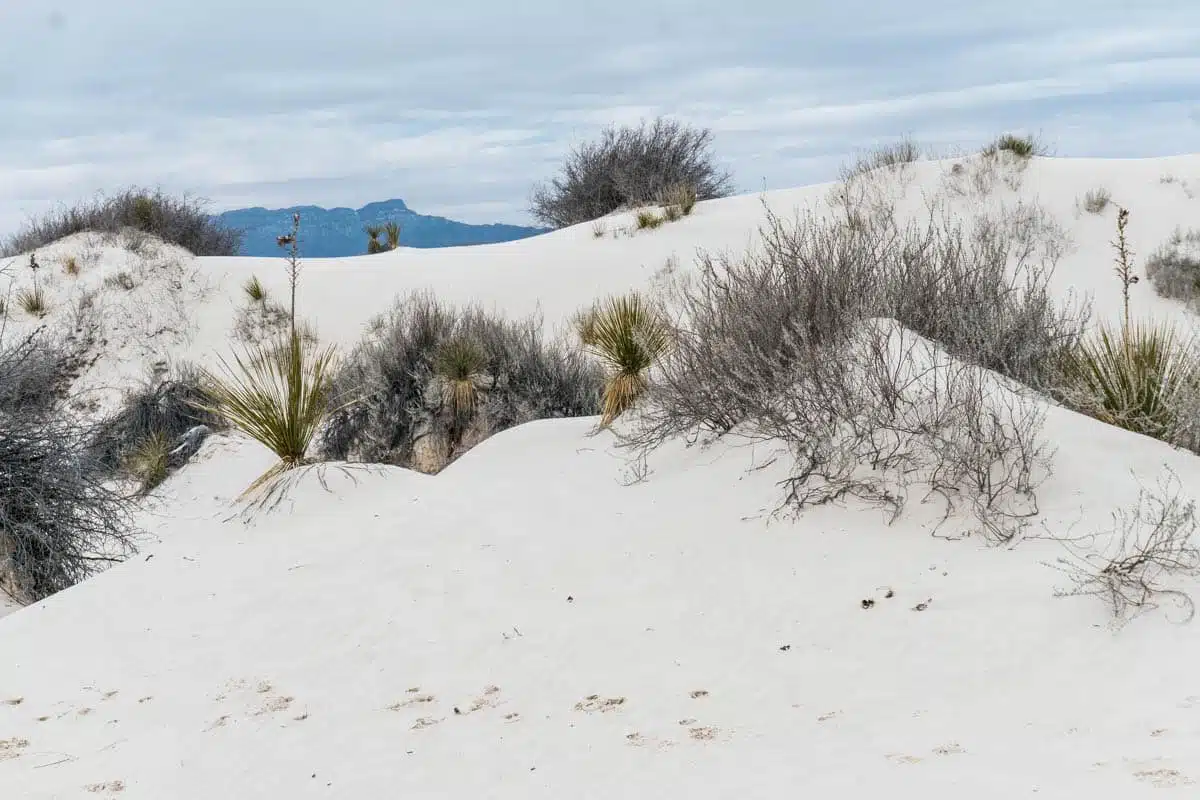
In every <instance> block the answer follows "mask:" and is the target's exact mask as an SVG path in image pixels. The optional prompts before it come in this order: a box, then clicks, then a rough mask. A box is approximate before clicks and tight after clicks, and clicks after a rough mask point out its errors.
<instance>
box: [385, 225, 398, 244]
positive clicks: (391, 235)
mask: <svg viewBox="0 0 1200 800" xmlns="http://www.w3.org/2000/svg"><path fill="white" fill-rule="evenodd" d="M383 235H384V236H385V237H386V238H387V249H388V250H395V249H396V248H397V247H399V246H400V223H398V222H389V223H387V224H386V225H384V226H383Z"/></svg>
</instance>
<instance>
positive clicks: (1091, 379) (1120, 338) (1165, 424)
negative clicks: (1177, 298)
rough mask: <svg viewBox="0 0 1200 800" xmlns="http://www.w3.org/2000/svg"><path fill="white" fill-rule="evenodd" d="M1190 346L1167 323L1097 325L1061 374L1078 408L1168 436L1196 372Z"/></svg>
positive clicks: (1112, 421) (1115, 422) (1149, 433)
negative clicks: (1178, 402)
mask: <svg viewBox="0 0 1200 800" xmlns="http://www.w3.org/2000/svg"><path fill="white" fill-rule="evenodd" d="M1192 352H1193V350H1192V348H1191V347H1189V346H1188V345H1187V343H1186V342H1184V341H1182V340H1181V339H1180V338H1179V336H1178V334H1177V333H1176V332H1175V329H1174V328H1172V327H1170V326H1167V325H1153V324H1148V323H1131V324H1129V325H1127V326H1123V327H1122V328H1120V329H1119V330H1113V329H1112V328H1111V327H1110V326H1108V325H1101V326H1099V328H1098V329H1097V331H1096V333H1095V335H1094V337H1093V338H1092V339H1091V340H1085V341H1083V342H1081V343H1080V344H1079V346H1078V347H1077V348H1076V349H1075V350H1074V351H1072V352H1071V353H1070V355H1069V356H1068V358H1067V360H1066V364H1065V377H1066V378H1067V383H1068V386H1071V387H1072V388H1073V389H1074V390H1075V393H1076V395H1077V396H1078V397H1080V398H1081V401H1080V402H1078V404H1079V405H1081V406H1082V408H1080V410H1082V411H1085V412H1086V413H1088V414H1090V415H1091V416H1094V417H1096V418H1097V419H1099V420H1101V421H1103V422H1107V423H1108V424H1110V425H1116V426H1118V427H1121V428H1125V429H1126V430H1130V431H1135V432H1137V433H1143V434H1146V435H1147V436H1153V437H1155V438H1156V439H1163V440H1169V439H1170V435H1171V432H1172V430H1173V429H1174V425H1175V423H1176V419H1175V409H1176V408H1178V404H1177V402H1176V401H1177V399H1178V398H1179V396H1180V393H1181V392H1183V391H1188V390H1191V389H1193V388H1194V387H1196V385H1197V378H1200V372H1198V370H1197V366H1196V362H1195V361H1194V360H1193V358H1192Z"/></svg>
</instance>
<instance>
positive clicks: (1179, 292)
mask: <svg viewBox="0 0 1200 800" xmlns="http://www.w3.org/2000/svg"><path fill="white" fill-rule="evenodd" d="M1146 277H1147V278H1149V280H1150V283H1151V284H1152V285H1153V286H1154V291H1155V292H1157V293H1158V294H1159V295H1160V296H1162V297H1169V298H1171V299H1174V300H1181V301H1183V302H1185V303H1187V304H1188V305H1189V306H1192V307H1193V308H1195V307H1196V306H1197V304H1198V301H1200V230H1189V231H1187V232H1186V233H1185V232H1184V231H1182V230H1176V231H1175V233H1174V234H1172V236H1171V238H1170V239H1169V240H1168V241H1167V242H1166V243H1165V244H1163V245H1162V246H1161V247H1159V248H1158V249H1157V250H1156V251H1154V252H1153V253H1152V254H1151V255H1150V257H1149V258H1147V259H1146Z"/></svg>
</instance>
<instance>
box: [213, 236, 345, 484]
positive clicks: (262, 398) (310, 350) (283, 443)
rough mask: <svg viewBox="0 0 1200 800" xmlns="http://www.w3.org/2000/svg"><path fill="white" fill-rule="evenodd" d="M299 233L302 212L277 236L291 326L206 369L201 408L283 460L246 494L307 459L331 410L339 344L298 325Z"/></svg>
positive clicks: (258, 480)
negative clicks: (283, 251)
mask: <svg viewBox="0 0 1200 800" xmlns="http://www.w3.org/2000/svg"><path fill="white" fill-rule="evenodd" d="M299 236H300V215H299V214H295V215H294V216H293V218H292V230H291V233H289V234H285V235H283V236H280V237H279V238H278V243H279V246H280V247H288V248H289V250H288V267H287V270H288V279H289V281H290V283H291V309H290V321H291V325H290V329H289V330H288V331H287V333H286V334H285V335H283V336H282V337H280V338H279V339H277V340H276V341H274V342H270V343H266V344H256V345H252V346H250V347H249V348H248V349H247V351H246V353H245V354H244V355H237V354H235V355H234V363H233V364H232V365H231V364H230V363H229V362H227V361H226V360H225V359H220V365H221V368H222V371H223V372H224V375H223V376H219V375H215V374H213V373H212V372H208V371H205V372H204V377H205V383H206V384H207V385H206V390H207V392H208V395H209V397H211V398H212V402H211V403H203V404H197V408H200V409H202V410H205V411H210V412H215V413H219V414H221V415H222V416H223V417H225V419H226V420H228V421H229V422H230V424H232V425H233V426H234V427H236V428H238V429H239V430H241V431H242V432H244V433H246V434H247V435H248V436H250V437H251V438H253V439H255V440H256V441H258V442H260V443H262V444H263V445H265V446H266V447H268V448H270V449H271V450H272V451H273V452H274V453H275V455H277V456H278V457H279V463H278V464H276V465H275V466H274V467H272V468H271V469H269V470H267V472H265V473H263V474H262V475H261V476H259V478H258V479H257V480H255V481H254V482H253V483H252V484H251V485H250V486H249V487H248V488H247V489H246V491H245V492H243V493H242V496H243V497H244V496H245V495H247V494H249V493H250V492H252V491H253V490H255V489H256V488H258V487H259V486H261V485H263V484H264V483H266V482H267V481H268V480H270V479H272V478H274V477H275V476H276V475H279V474H281V473H283V472H286V471H287V470H290V469H293V468H295V467H298V466H301V465H302V464H305V463H307V461H306V459H307V453H308V447H309V444H310V443H311V442H312V439H313V436H314V435H315V434H316V432H317V429H318V427H319V426H320V424H321V421H322V419H323V418H324V415H325V414H326V413H327V411H328V410H329V392H330V378H331V375H332V371H333V368H334V362H335V351H334V348H333V347H324V348H322V347H320V346H318V344H317V343H316V341H315V337H313V336H309V335H306V332H305V331H304V330H303V329H302V327H303V326H301V327H297V325H296V284H297V282H298V279H299V274H300V255H299Z"/></svg>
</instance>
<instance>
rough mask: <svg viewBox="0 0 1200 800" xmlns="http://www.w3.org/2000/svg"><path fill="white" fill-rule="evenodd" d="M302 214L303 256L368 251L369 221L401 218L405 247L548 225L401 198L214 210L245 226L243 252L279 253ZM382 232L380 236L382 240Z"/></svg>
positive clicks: (226, 221) (492, 237)
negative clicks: (468, 214)
mask: <svg viewBox="0 0 1200 800" xmlns="http://www.w3.org/2000/svg"><path fill="white" fill-rule="evenodd" d="M295 213H299V214H300V237H301V243H302V249H301V255H303V256H304V257H305V258H334V257H338V256H357V255H362V254H364V253H366V252H367V234H366V233H365V232H364V230H363V228H364V226H366V225H383V224H384V223H386V222H397V223H399V224H400V246H401V247H455V246H460V245H471V244H490V243H493V242H509V241H512V240H514V239H525V238H527V237H529V236H536V235H538V234H539V233H545V232H546V231H547V230H548V229H546V228H532V227H525V226H522V225H504V224H500V223H495V224H490V225H471V224H468V223H466V222H457V221H455V220H452V219H446V218H445V217H434V216H427V215H424V214H418V213H417V212H415V211H413V210H412V209H410V208H409V207H408V206H407V205H405V203H404V201H403V200H399V199H395V200H384V201H382V202H377V203H367V204H366V205H365V206H363V207H362V208H359V209H353V208H321V207H320V206H293V207H291V208H261V207H257V208H238V209H234V210H232V211H225V212H223V213H221V214H218V215H216V219H217V220H218V221H219V222H220V223H221V224H222V225H225V226H227V227H230V228H237V229H240V230H242V231H244V232H245V238H244V239H243V241H242V251H241V254H242V255H245V256H277V255H279V254H280V251H279V246H278V244H276V239H277V237H278V236H279V235H280V234H282V233H286V232H287V231H288V230H289V229H290V228H291V227H292V215H293V214H295ZM383 238H384V237H382V236H381V237H380V240H381V241H382V240H383Z"/></svg>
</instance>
